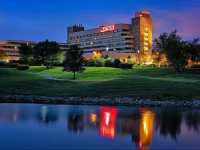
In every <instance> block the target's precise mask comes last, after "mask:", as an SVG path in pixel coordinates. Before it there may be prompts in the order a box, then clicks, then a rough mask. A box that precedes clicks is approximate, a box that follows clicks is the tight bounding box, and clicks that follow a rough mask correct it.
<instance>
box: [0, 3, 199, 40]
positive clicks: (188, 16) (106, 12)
mask: <svg viewBox="0 0 200 150" xmlns="http://www.w3.org/2000/svg"><path fill="white" fill-rule="evenodd" d="M143 9H145V10H149V11H151V12H152V16H153V20H154V35H155V37H156V36H158V35H159V34H160V33H162V32H170V31H172V30H174V29H177V30H178V31H179V34H180V35H181V36H183V37H184V38H185V39H192V38H194V37H200V19H199V14H200V0H1V2H0V39H15V40H19V39H20V40H35V41H39V40H45V39H50V40H56V41H58V42H65V40H66V27H67V26H69V25H73V24H83V25H84V26H86V28H91V27H96V26H99V25H102V24H111V23H130V21H131V17H132V16H133V15H134V12H136V11H139V10H143Z"/></svg>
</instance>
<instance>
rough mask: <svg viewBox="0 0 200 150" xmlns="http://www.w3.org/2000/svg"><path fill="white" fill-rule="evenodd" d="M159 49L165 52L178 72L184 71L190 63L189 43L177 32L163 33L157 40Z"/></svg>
mask: <svg viewBox="0 0 200 150" xmlns="http://www.w3.org/2000/svg"><path fill="white" fill-rule="evenodd" d="M155 42H156V45H157V47H158V48H159V49H160V50H161V51H164V52H165V53H166V55H167V58H168V60H169V61H170V63H171V65H172V66H173V68H174V69H175V70H176V72H178V73H181V72H183V71H184V69H185V67H186V65H187V63H188V53H187V42H185V41H183V40H182V39H181V37H180V36H179V35H177V32H176V31H174V32H171V33H169V34H168V33H163V34H161V35H160V37H159V38H158V39H156V40H155Z"/></svg>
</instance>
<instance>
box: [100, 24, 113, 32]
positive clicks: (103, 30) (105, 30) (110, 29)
mask: <svg viewBox="0 0 200 150" xmlns="http://www.w3.org/2000/svg"><path fill="white" fill-rule="evenodd" d="M114 30H115V25H111V26H105V27H102V28H101V30H100V32H110V31H114Z"/></svg>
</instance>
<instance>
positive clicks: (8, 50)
mask: <svg viewBox="0 0 200 150" xmlns="http://www.w3.org/2000/svg"><path fill="white" fill-rule="evenodd" d="M22 44H26V45H31V46H34V45H36V44H37V42H33V41H23V40H3V41H0V54H3V55H4V57H3V58H0V61H6V62H9V61H18V60H19V59H20V52H19V47H20V46H21V45H22ZM58 44H59V46H60V49H61V50H62V51H65V50H66V49H67V45H66V43H58ZM1 59H2V60H1Z"/></svg>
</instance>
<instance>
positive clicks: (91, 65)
mask: <svg viewBox="0 0 200 150" xmlns="http://www.w3.org/2000/svg"><path fill="white" fill-rule="evenodd" d="M85 65H86V66H88V67H95V66H96V63H95V61H93V60H88V61H87V62H86V63H85Z"/></svg>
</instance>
